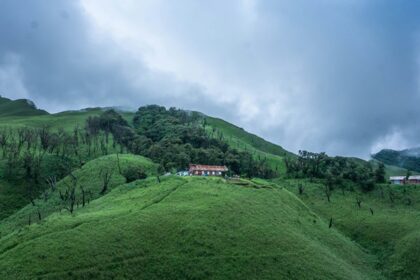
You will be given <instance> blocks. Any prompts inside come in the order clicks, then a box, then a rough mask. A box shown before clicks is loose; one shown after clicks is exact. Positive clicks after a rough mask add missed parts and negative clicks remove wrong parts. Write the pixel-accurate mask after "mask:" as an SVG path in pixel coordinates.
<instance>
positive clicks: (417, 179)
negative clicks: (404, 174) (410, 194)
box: [406, 175, 420, 185]
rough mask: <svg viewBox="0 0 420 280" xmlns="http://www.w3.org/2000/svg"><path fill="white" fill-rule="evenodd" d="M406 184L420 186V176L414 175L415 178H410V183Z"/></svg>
mask: <svg viewBox="0 0 420 280" xmlns="http://www.w3.org/2000/svg"><path fill="white" fill-rule="evenodd" d="M406 183H407V184H410V185H418V184H420V175H413V176H410V177H408V181H407V182H406Z"/></svg>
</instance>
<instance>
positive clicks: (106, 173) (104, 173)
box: [99, 168, 114, 195]
mask: <svg viewBox="0 0 420 280" xmlns="http://www.w3.org/2000/svg"><path fill="white" fill-rule="evenodd" d="M113 172H114V171H113V169H112V168H104V169H102V170H101V171H100V172H99V176H100V178H101V180H102V190H101V192H100V194H101V195H102V194H105V193H106V192H107V191H108V186H109V182H110V181H111V178H112V175H113Z"/></svg>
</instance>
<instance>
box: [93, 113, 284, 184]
mask: <svg viewBox="0 0 420 280" xmlns="http://www.w3.org/2000/svg"><path fill="white" fill-rule="evenodd" d="M204 126H205V119H204V118H203V117H202V116H200V115H199V114H198V113H196V112H186V111H183V110H179V109H175V108H170V109H169V110H167V109H166V108H165V107H161V106H157V105H149V106H145V107H140V108H139V110H138V111H137V112H136V114H135V116H134V118H133V126H132V127H131V126H130V125H129V124H128V123H127V121H126V120H125V119H123V118H122V116H121V115H120V114H118V113H117V112H115V111H114V110H109V111H106V112H104V113H103V114H102V115H101V116H99V117H92V118H90V119H88V121H87V127H89V128H90V130H93V131H100V130H101V131H104V132H105V135H108V134H109V133H110V134H112V136H113V139H115V141H116V142H117V143H118V144H120V145H121V147H125V148H126V149H127V151H129V152H131V153H134V154H139V155H143V156H146V157H148V158H151V159H152V160H153V161H155V162H157V163H159V164H160V166H161V170H162V171H163V170H166V171H172V170H180V169H185V168H187V167H188V165H189V164H190V163H201V164H213V165H226V166H228V168H229V170H231V171H232V172H233V173H235V174H241V175H244V176H248V177H254V176H258V177H263V178H271V177H274V176H276V172H275V171H274V170H272V169H271V168H270V167H269V166H268V165H267V163H266V162H265V161H264V160H257V159H255V158H254V157H253V156H252V154H250V153H249V152H246V151H238V150H236V149H234V148H232V147H230V146H229V145H228V144H227V143H226V142H225V141H223V139H217V138H214V137H210V136H209V135H208V133H206V131H205V128H204Z"/></svg>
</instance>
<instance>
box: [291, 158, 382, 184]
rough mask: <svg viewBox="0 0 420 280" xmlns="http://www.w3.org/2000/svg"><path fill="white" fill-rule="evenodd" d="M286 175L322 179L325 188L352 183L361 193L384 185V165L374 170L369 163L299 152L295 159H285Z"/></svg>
mask: <svg viewBox="0 0 420 280" xmlns="http://www.w3.org/2000/svg"><path fill="white" fill-rule="evenodd" d="M286 168H287V174H288V176H289V177H292V178H310V179H313V178H317V179H324V180H325V181H326V186H327V187H328V188H330V189H332V188H333V187H334V186H339V187H344V186H345V182H346V181H350V182H353V183H355V184H357V185H359V186H360V187H361V189H362V190H363V191H372V190H373V189H374V188H375V184H376V183H385V165H384V164H382V163H381V164H379V165H378V167H377V168H376V169H375V168H374V167H373V166H372V164H371V163H370V162H367V161H362V160H358V159H354V158H346V157H340V156H336V157H329V156H328V155H326V154H325V153H313V152H308V151H299V154H298V157H297V158H291V157H288V158H286Z"/></svg>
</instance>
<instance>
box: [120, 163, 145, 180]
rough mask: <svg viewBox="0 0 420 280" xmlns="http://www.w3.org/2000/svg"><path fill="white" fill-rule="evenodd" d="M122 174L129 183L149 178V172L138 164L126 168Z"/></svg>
mask: <svg viewBox="0 0 420 280" xmlns="http://www.w3.org/2000/svg"><path fill="white" fill-rule="evenodd" d="M122 175H123V176H124V177H125V180H126V182H127V183H131V182H133V181H135V180H140V179H146V178H147V174H146V172H145V171H144V169H143V168H142V167H138V166H132V167H129V168H127V169H125V170H124V171H123V174H122Z"/></svg>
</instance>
